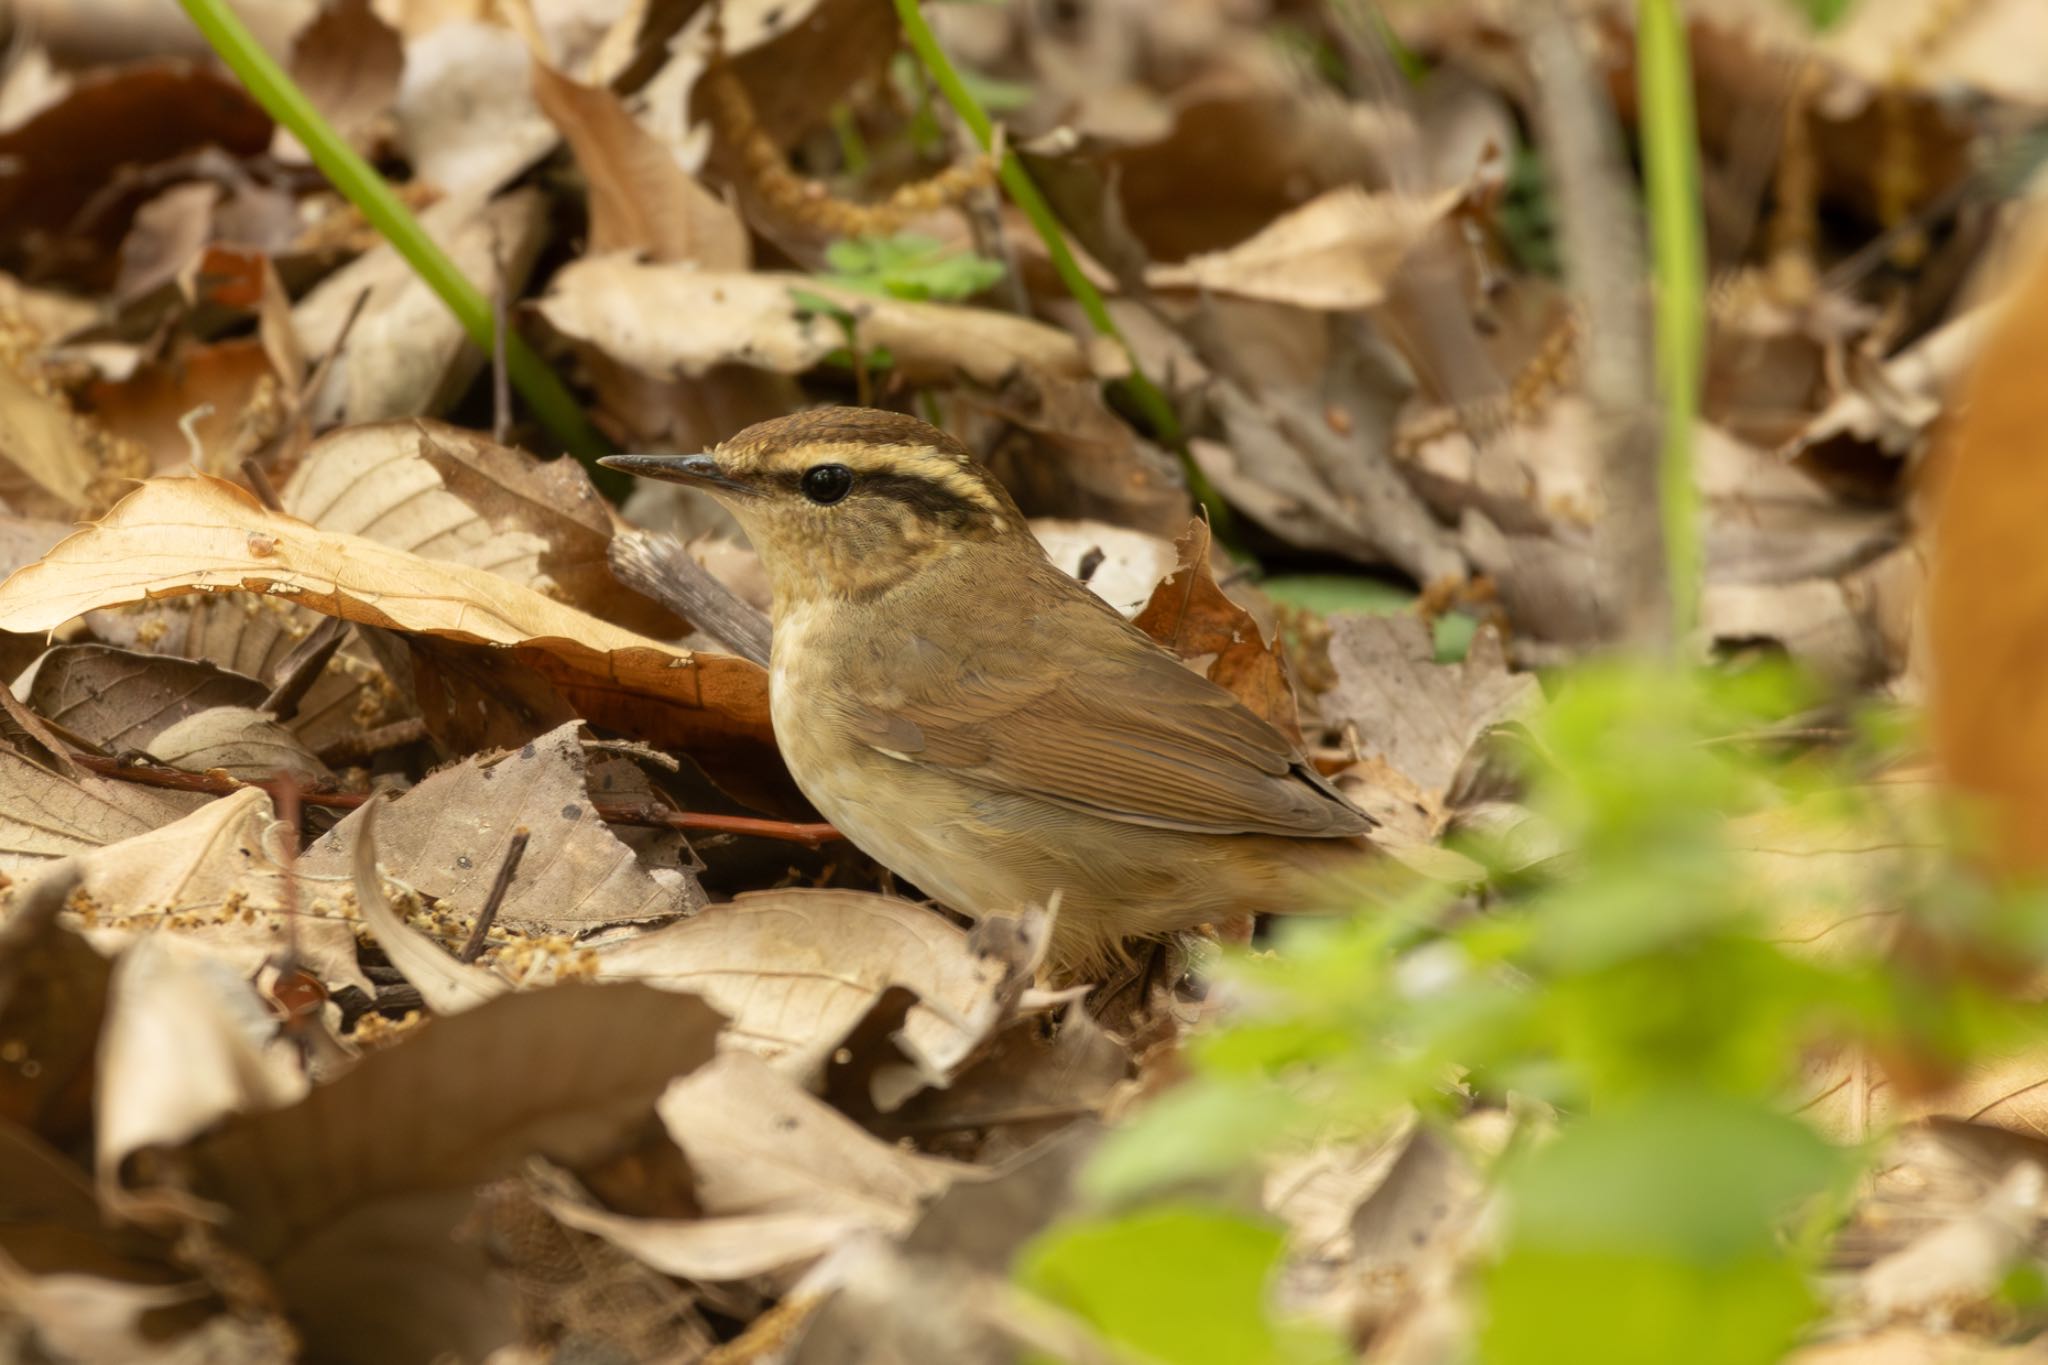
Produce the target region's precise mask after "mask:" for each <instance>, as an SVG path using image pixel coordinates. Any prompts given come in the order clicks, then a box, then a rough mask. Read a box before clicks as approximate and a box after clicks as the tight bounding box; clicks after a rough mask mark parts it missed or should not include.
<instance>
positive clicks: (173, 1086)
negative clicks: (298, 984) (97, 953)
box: [93, 935, 307, 1202]
mask: <svg viewBox="0 0 2048 1365" xmlns="http://www.w3.org/2000/svg"><path fill="white" fill-rule="evenodd" d="M276 1033H277V1030H276V1024H275V1022H274V1020H273V1019H272V1017H271V1015H270V1013H269V1011H268V1010H267V1009H265V1007H264V1004H263V1001H262V1000H261V999H260V998H258V996H257V995H256V992H255V990H254V989H253V988H252V987H251V986H250V984H249V982H248V980H247V978H245V977H244V976H243V975H242V974H241V973H240V972H238V971H236V970H235V969H234V968H232V967H230V966H228V965H227V964H226V963H223V962H220V961H218V960H216V959H213V958H211V957H208V956H205V955H203V954H197V953H191V952H187V951H183V950H181V949H180V948H179V947H178V946H177V943H176V940H175V939H173V938H171V937H169V936H167V935H148V936H145V937H143V938H141V939H138V940H137V941H136V942H135V944H134V946H132V947H130V948H129V949H128V951H126V952H125V953H123V954H122V955H121V957H120V959H119V960H118V961H116V962H115V963H114V972H113V978H112V980H111V982H110V983H109V986H108V993H107V1016H106V1022H105V1023H104V1024H103V1025H102V1028H101V1040H100V1051H99V1075H98V1079H97V1086H96V1092H95V1094H96V1098H95V1102H94V1113H95V1115H96V1118H97V1124H96V1132H95V1136H94V1143H93V1151H94V1162H95V1165H96V1167H97V1169H98V1172H99V1179H100V1188H101V1191H102V1195H103V1197H104V1198H107V1199H109V1201H110V1202H118V1200H119V1191H120V1189H121V1187H122V1185H123V1183H124V1182H123V1171H122V1167H123V1164H124V1163H125V1162H126V1161H127V1159H128V1158H129V1157H130V1156H131V1155H133V1154H134V1153H136V1152H138V1151H141V1150H142V1149H143V1148H146V1147H154V1146H176V1145H179V1144H181V1143H183V1142H185V1141H187V1140H188V1139H190V1138H192V1137H194V1136H195V1135H197V1134H199V1133H202V1132H205V1131H206V1130H207V1129H209V1128H212V1127H213V1126H214V1125H215V1124H217V1123H219V1122H220V1121H221V1120H222V1119H225V1118H227V1117H228V1116H229V1115H230V1114H237V1113H246V1112H251V1111H254V1110H259V1109H268V1108H272V1107H274V1106H277V1105H281V1104H289V1103H291V1102H292V1101H293V1100H296V1099H298V1098H300V1097H301V1096H303V1095H305V1094H306V1092H307V1085H306V1078H305V1076H304V1074H303V1073H302V1072H301V1071H300V1069H299V1059H298V1050H297V1049H296V1048H294V1047H291V1046H289V1045H285V1046H266V1045H265V1044H266V1042H269V1041H274V1040H275V1038H276Z"/></svg>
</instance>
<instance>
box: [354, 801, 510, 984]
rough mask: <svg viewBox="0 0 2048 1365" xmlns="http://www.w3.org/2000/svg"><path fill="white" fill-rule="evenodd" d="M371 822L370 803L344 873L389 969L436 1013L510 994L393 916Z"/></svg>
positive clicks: (500, 980)
mask: <svg viewBox="0 0 2048 1365" xmlns="http://www.w3.org/2000/svg"><path fill="white" fill-rule="evenodd" d="M376 818H377V802H376V801H374V800H373V801H370V802H368V803H367V804H365V805H364V806H363V808H362V811H361V823H360V824H359V825H358V826H357V829H356V836H355V852H354V854H353V855H351V857H350V858H349V874H350V878H351V880H352V881H353V882H354V883H355V891H356V905H357V907H358V908H359V909H360V910H361V911H362V916H363V923H365V924H367V925H369V926H370V932H371V933H373V934H375V935H376V936H377V943H378V945H379V946H380V947H382V948H383V949H384V955H385V956H386V957H388V958H390V959H391V965H392V966H394V967H396V968H398V970H399V971H401V972H404V973H405V979H406V980H407V981H410V982H412V984H413V985H414V986H415V987H417V988H418V990H419V993H420V998H421V999H422V1000H424V1001H426V1002H427V1008H429V1009H431V1010H433V1011H434V1013H436V1014H460V1013H461V1012H462V1011H463V1010H466V1009H473V1008H475V1007H476V1006H478V1005H481V1004H483V1003H484V1001H486V1000H495V999H496V998H497V997H499V996H501V995H503V994H504V993H505V992H506V991H508V990H510V989H511V986H510V985H509V983H507V982H506V981H505V980H504V979H503V978H501V977H499V976H496V975H494V974H493V973H491V972H489V971H487V970H485V969H484V968H482V967H476V966H472V965H470V964H469V963H467V962H458V961H456V960H455V958H454V957H452V956H451V955H449V954H448V953H447V952H445V951H444V950H443V949H442V948H441V946H440V945H439V944H437V943H434V942H433V941H431V940H430V939H428V938H427V936H426V935H425V934H422V933H420V932H419V931H418V930H416V929H414V928H413V927H412V926H411V925H409V924H407V923H406V922H405V921H404V920H403V919H402V918H400V917H399V913H398V911H397V910H395V909H393V908H392V905H391V898H390V896H388V895H386V894H385V891H384V878H383V877H382V876H381V875H380V874H379V873H378V871H377V837H376ZM373 994H374V992H373Z"/></svg>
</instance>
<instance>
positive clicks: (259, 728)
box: [147, 706, 334, 786]
mask: <svg viewBox="0 0 2048 1365" xmlns="http://www.w3.org/2000/svg"><path fill="white" fill-rule="evenodd" d="M147 748H148V752H149V756H150V757H151V758H154V759H155V760H156V761H157V762H159V763H164V764H168V765H169V766H170V767H173V768H183V769H184V770H185V771H187V772H194V773H204V772H212V771H214V770H216V769H218V770H219V771H221V772H224V773H226V774H227V775H228V776H229V777H232V778H236V779H238V780H240V781H243V782H267V781H269V780H270V779H271V778H273V777H276V776H277V775H278V774H279V773H289V774H290V775H291V776H293V777H296V778H297V779H298V780H299V781H301V782H304V783H306V784H308V785H310V786H321V785H326V784H329V783H331V782H333V780H334V773H333V772H332V771H331V770H329V768H328V766H327V765H326V764H325V763H322V762H321V761H320V760H319V759H318V758H315V757H314V756H313V753H312V751H311V750H309V749H307V748H306V745H305V742H304V741H302V740H301V739H300V738H299V737H298V736H297V735H295V734H293V733H292V731H291V729H290V727H288V726H286V725H284V724H283V723H282V722H280V721H279V720H278V719H277V717H275V716H273V715H271V714H270V713H269V712H267V711H259V710H256V709H255V708H253V707H248V706H215V707H212V708H210V709H209V710H205V711H200V712H196V713H195V714H193V715H189V716H186V717H185V718H184V719H182V720H178V721H173V722H172V723H171V724H169V725H167V726H165V727H164V728H163V729H162V730H161V731H159V732H158V733H157V735H156V737H155V738H154V739H152V740H150V741H149V744H148V746H147Z"/></svg>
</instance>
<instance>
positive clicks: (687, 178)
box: [533, 60, 753, 270]
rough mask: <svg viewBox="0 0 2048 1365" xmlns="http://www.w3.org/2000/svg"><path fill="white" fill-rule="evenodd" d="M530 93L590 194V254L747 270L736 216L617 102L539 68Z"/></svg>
mask: <svg viewBox="0 0 2048 1365" xmlns="http://www.w3.org/2000/svg"><path fill="white" fill-rule="evenodd" d="M533 92H534V95H535V97H536V98H537V99H538V100H539V102H540V107H541V109H542V110H543V111H545V112H546V114H547V116H548V117H549V118H550V119H552V120H553V121H554V125H555V127H556V128H557V129H559V130H560V131H561V134H562V136H563V137H564V138H565V139H566V140H567V141H568V143H569V149H570V150H571V151H572V152H574V153H575V154H576V164H577V165H578V166H580V167H581V168H582V170H583V178H584V180H585V181H586V182H588V184H589V186H590V243H589V247H588V252H589V254H591V255H603V254H605V253H608V252H613V251H635V252H643V253H645V254H646V256H647V258H648V259H649V260H654V261H694V262H695V263H696V264H698V265H699V266H702V267H703V268H704V269H706V270H745V269H746V268H747V267H748V266H749V265H750V264H752V256H753V252H752V250H751V248H750V246H749V243H748V241H747V229H746V225H745V224H744V223H742V222H741V221H740V217H739V215H738V214H737V213H735V212H734V211H733V210H732V208H731V207H730V206H729V205H727V204H726V203H725V201H723V200H721V199H719V198H718V197H717V196H716V195H714V194H712V193H711V191H709V190H707V189H705V188H704V186H702V185H701V184H699V183H698V182H697V180H696V177H694V176H692V175H691V174H690V173H689V172H688V171H687V170H685V169H683V166H682V164H681V163H680V162H679V161H678V160H677V158H676V154H675V152H674V151H673V150H671V149H670V148H669V147H668V145H667V144H665V143H663V142H662V141H661V139H659V138H657V137H656V136H655V135H654V134H652V133H650V132H648V131H647V130H646V129H645V128H643V127H641V126H640V124H639V123H637V122H635V121H634V119H633V116H632V115H631V114H629V113H628V112H627V111H626V106H625V105H624V103H622V102H621V101H620V99H619V97H618V96H617V95H615V94H613V93H612V92H611V91H610V90H607V89H605V88H603V87H602V86H590V85H583V84H580V83H578V82H576V81H573V80H570V79H569V78H568V77H567V76H564V75H563V74H562V73H560V72H559V71H556V70H555V69H554V68H553V67H551V66H549V65H547V64H546V63H545V62H542V61H538V60H536V61H535V62H534V64H533Z"/></svg>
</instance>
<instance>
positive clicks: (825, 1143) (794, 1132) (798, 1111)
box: [547, 1052, 969, 1280]
mask: <svg viewBox="0 0 2048 1365" xmlns="http://www.w3.org/2000/svg"><path fill="white" fill-rule="evenodd" d="M659 1112H660V1114H661V1117H662V1122H663V1123H664V1124H665V1125H667V1127H668V1131H669V1135H670V1137H672V1138H673V1139H674V1140H675V1142H676V1145H677V1146H679V1147H681V1148H682V1149H683V1151H684V1153H685V1155H687V1156H688V1157H689V1159H690V1167H691V1169H692V1170H693V1171H694V1172H696V1174H697V1177H698V1186H697V1194H698V1200H699V1203H700V1204H701V1206H702V1209H703V1217H701V1218H698V1219H694V1220H690V1221H687V1222H685V1221H678V1220H643V1219H633V1218H624V1217H620V1216H618V1215H612V1214H607V1213H605V1212H604V1211H603V1210H599V1209H594V1208H591V1207H589V1205H588V1204H587V1203H585V1202H584V1201H582V1200H578V1199H572V1198H565V1197H561V1196H559V1195H557V1196H554V1197H551V1198H549V1199H548V1200H547V1202H548V1206H549V1208H550V1209H551V1210H553V1211H554V1212H555V1214H556V1216H558V1217H561V1218H562V1219H563V1220H564V1221H565V1222H568V1223H569V1224H570V1225H571V1226H574V1227H579V1228H582V1229H584V1230H585V1231H589V1232H594V1233H596V1234H597V1235H599V1236H601V1237H604V1238H606V1239H607V1240H609V1241H612V1242H613V1243H614V1244H615V1245H617V1246H619V1247H621V1248H622V1249H624V1250H626V1251H628V1252H630V1253H632V1254H633V1255H635V1256H638V1257H640V1258H642V1259H644V1260H645V1261H647V1262H648V1263H649V1264H651V1265H654V1266H656V1267H658V1268H661V1269H663V1270H666V1271H668V1272H669V1273H672V1274H688V1275H693V1276H701V1277H703V1278H706V1279H712V1280H736V1279H743V1278H746V1277H748V1276H752V1275H763V1274H786V1273H788V1272H791V1271H793V1270H796V1269H799V1268H801V1267H802V1266H804V1265H806V1264H808V1263H810V1262H812V1261H815V1260H816V1259H817V1258H818V1257H820V1256H822V1255H823V1254H824V1253H825V1252H827V1251H829V1250H830V1249H831V1248H832V1247H834V1246H836V1245H839V1244H840V1243H841V1242H843V1241H844V1240H845V1239H846V1238H848V1237H850V1236H853V1235H855V1234H856V1233H859V1232H862V1231H869V1230H872V1231H885V1232H901V1231H903V1230H904V1229H906V1228H908V1227H909V1226H910V1224H911V1223H912V1221H913V1220H914V1219H915V1218H916V1216H917V1213H918V1210H919V1209H920V1208H921V1207H922V1205H923V1203H924V1201H925V1200H926V1199H928V1198H930V1197H931V1196H932V1195H934V1194H937V1193H938V1192H939V1191H941V1190H943V1189H945V1188H946V1187H947V1186H948V1185H950V1184H951V1183H952V1182H953V1181H954V1180H956V1179H959V1178H961V1177H962V1176H964V1175H966V1174H968V1171H969V1168H967V1167H961V1166H955V1165H953V1164H952V1163H950V1162H942V1161H937V1160H934V1159H933V1158H930V1157H924V1156H919V1155H916V1154H914V1153H911V1152H907V1151H904V1150H902V1149H901V1148H898V1147H894V1146H891V1145H889V1144H888V1143H884V1142H881V1141H879V1140H877V1139H875V1138H873V1137H870V1136H869V1135H868V1134H867V1133H864V1132H862V1131H861V1129H860V1128H859V1127H858V1126H857V1125H856V1124H854V1123H853V1122H852V1121H851V1120H849V1119H847V1118H846V1117H844V1116H843V1115H841V1114H840V1113H839V1112H838V1111H836V1110H834V1109H832V1108H831V1107H829V1106H828V1105H826V1104H825V1103H824V1102H823V1101H821V1100H819V1099H817V1098H815V1097H814V1096H812V1095H810V1094H809V1093H807V1092H806V1091H804V1090H803V1089H802V1088H801V1087H800V1086H798V1085H797V1084H796V1083H795V1082H793V1081H791V1080H788V1079H786V1078H785V1077H783V1076H782V1075H780V1074H779V1073H777V1072H775V1071H773V1070H771V1069H769V1067H768V1064H767V1063H766V1062H764V1061H762V1060H761V1059H759V1058H758V1057H755V1056H752V1055H750V1054H748V1053H744V1052H728V1053H725V1054H723V1055H721V1056H720V1057H719V1058H718V1059H717V1060H716V1061H714V1062H712V1063H711V1064H710V1065H709V1066H707V1067H704V1068H702V1069H701V1070H700V1071H698V1072H697V1073H696V1074H695V1075H694V1076H690V1077H685V1078H684V1079H682V1080H680V1081H678V1082H676V1084H674V1085H673V1086H671V1087H669V1090H668V1092H667V1093H666V1094H665V1095H663V1096H662V1099H661V1103H660V1105H659Z"/></svg>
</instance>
